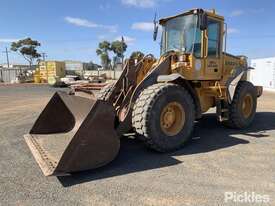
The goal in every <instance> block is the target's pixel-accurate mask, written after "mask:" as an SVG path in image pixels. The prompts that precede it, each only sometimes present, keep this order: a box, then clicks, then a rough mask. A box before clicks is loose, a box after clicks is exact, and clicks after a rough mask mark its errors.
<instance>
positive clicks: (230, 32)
mask: <svg viewBox="0 0 275 206" xmlns="http://www.w3.org/2000/svg"><path fill="white" fill-rule="evenodd" d="M239 32H240V31H239V30H238V29H236V28H228V29H227V33H228V34H236V33H239Z"/></svg>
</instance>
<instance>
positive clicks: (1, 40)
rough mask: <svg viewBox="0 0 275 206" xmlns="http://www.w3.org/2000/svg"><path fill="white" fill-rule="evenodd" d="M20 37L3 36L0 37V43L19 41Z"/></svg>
mask: <svg viewBox="0 0 275 206" xmlns="http://www.w3.org/2000/svg"><path fill="white" fill-rule="evenodd" d="M19 40H20V39H12V38H11V39H9V38H8V39H5V38H0V42H1V43H11V42H15V41H19Z"/></svg>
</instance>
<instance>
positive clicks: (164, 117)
mask: <svg viewBox="0 0 275 206" xmlns="http://www.w3.org/2000/svg"><path fill="white" fill-rule="evenodd" d="M184 123H185V111H184V109H183V107H182V105H181V104H179V103H177V102H170V103H169V104H167V105H166V106H165V107H164V108H163V109H162V112H161V116H160V126H161V129H162V131H163V132H164V133H165V134H166V135H168V136H174V135H176V134H178V133H179V132H180V131H181V130H182V127H183V126H184Z"/></svg>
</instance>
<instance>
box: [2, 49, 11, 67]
mask: <svg viewBox="0 0 275 206" xmlns="http://www.w3.org/2000/svg"><path fill="white" fill-rule="evenodd" d="M3 53H5V54H6V58H7V65H8V68H10V60H9V53H10V51H8V48H7V47H6V50H5V51H3Z"/></svg>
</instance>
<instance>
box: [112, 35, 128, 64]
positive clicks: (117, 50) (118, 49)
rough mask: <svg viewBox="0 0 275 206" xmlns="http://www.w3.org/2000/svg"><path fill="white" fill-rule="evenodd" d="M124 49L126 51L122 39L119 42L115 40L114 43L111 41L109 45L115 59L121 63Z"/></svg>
mask: <svg viewBox="0 0 275 206" xmlns="http://www.w3.org/2000/svg"><path fill="white" fill-rule="evenodd" d="M126 49H127V44H126V43H125V42H124V39H123V38H122V40H121V41H119V40H116V41H113V42H112V44H111V50H112V51H113V53H114V54H115V59H116V60H118V59H119V58H121V60H122V63H123V60H124V52H125V51H126Z"/></svg>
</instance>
